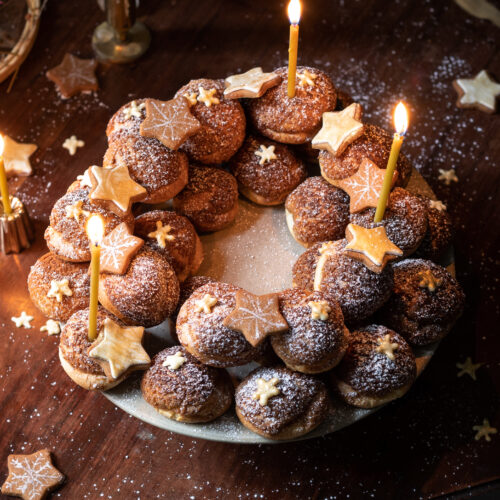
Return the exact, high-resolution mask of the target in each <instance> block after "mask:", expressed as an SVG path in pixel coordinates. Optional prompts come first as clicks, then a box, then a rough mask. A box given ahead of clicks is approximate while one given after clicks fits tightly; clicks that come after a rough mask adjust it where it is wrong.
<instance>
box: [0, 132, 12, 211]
mask: <svg viewBox="0 0 500 500" xmlns="http://www.w3.org/2000/svg"><path fill="white" fill-rule="evenodd" d="M3 148H4V140H3V137H2V136H1V135H0V194H1V195H2V204H3V211H4V213H5V214H7V215H10V214H11V213H12V207H11V205H10V196H9V185H8V184H7V174H6V173H5V165H4V161H3Z"/></svg>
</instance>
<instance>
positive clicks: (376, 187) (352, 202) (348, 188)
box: [336, 158, 385, 214]
mask: <svg viewBox="0 0 500 500" xmlns="http://www.w3.org/2000/svg"><path fill="white" fill-rule="evenodd" d="M384 177H385V170H382V169H381V168H378V167H377V165H375V163H373V162H372V161H371V160H369V159H368V158H363V161H362V162H361V165H360V166H359V168H358V171H357V172H356V173H355V174H354V175H351V176H350V177H346V178H345V179H341V180H337V181H336V185H337V187H339V188H340V189H343V190H344V191H345V192H346V193H347V194H348V195H349V211H350V212H351V213H352V214H353V213H356V212H360V211H361V210H364V209H365V208H369V207H373V208H376V207H377V204H378V200H379V198H380V191H381V190H382V186H383V184H384Z"/></svg>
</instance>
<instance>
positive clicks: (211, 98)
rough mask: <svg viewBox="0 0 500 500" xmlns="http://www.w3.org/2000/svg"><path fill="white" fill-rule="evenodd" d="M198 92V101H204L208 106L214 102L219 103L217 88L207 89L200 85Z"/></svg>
mask: <svg viewBox="0 0 500 500" xmlns="http://www.w3.org/2000/svg"><path fill="white" fill-rule="evenodd" d="M198 92H199V94H198V102H202V103H204V104H205V106H206V107H207V108H209V107H210V106H212V104H219V102H220V101H219V99H218V98H217V97H215V94H216V93H217V89H210V90H205V89H204V88H203V87H199V88H198Z"/></svg>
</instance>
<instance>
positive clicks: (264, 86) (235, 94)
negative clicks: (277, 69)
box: [224, 68, 281, 99]
mask: <svg viewBox="0 0 500 500" xmlns="http://www.w3.org/2000/svg"><path fill="white" fill-rule="evenodd" d="M280 82H281V76H279V75H277V74H276V73H264V72H263V71H262V68H252V69H250V70H248V71H247V72H246V73H241V74H239V75H232V76H228V77H227V78H226V79H225V80H224V84H225V85H226V89H225V90H224V97H226V98H228V99H240V98H243V97H245V98H256V97H261V96H263V95H264V94H265V93H266V92H267V91H268V89H270V88H271V87H275V86H276V85H278V84H279V83H280Z"/></svg>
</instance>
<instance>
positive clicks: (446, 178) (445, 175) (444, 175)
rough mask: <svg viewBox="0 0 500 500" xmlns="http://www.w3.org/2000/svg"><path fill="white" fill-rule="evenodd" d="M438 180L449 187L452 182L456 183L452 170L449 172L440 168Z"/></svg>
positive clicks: (456, 178) (455, 175)
mask: <svg viewBox="0 0 500 500" xmlns="http://www.w3.org/2000/svg"><path fill="white" fill-rule="evenodd" d="M438 180H440V181H443V182H444V183H445V184H446V185H447V186H449V185H450V184H451V183H452V182H458V177H457V174H456V173H455V170H454V169H453V168H451V169H450V170H444V169H442V168H440V169H439V176H438Z"/></svg>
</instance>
